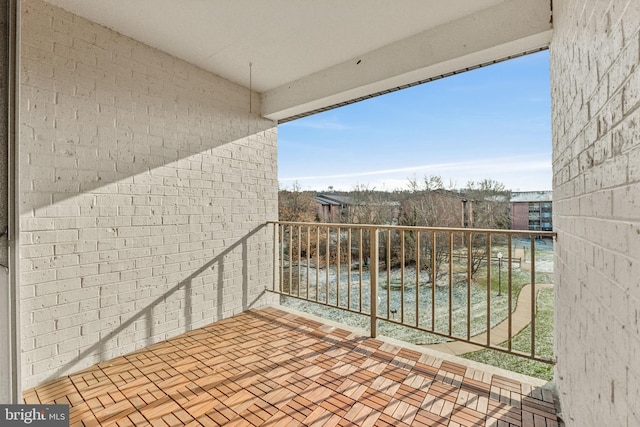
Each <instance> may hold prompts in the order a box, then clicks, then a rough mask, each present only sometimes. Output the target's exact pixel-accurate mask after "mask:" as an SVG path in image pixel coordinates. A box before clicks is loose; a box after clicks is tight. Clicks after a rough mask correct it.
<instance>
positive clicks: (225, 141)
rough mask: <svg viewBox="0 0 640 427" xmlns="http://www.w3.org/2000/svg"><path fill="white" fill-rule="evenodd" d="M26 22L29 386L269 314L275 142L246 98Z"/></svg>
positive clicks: (23, 149)
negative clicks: (257, 313) (221, 323)
mask: <svg viewBox="0 0 640 427" xmlns="http://www.w3.org/2000/svg"><path fill="white" fill-rule="evenodd" d="M22 19H23V21H22V46H21V48H22V57H21V62H22V63H21V66H22V69H21V77H22V84H21V89H20V90H21V128H20V137H21V145H20V185H21V188H20V191H21V202H20V204H21V206H20V208H21V219H20V226H21V236H20V239H21V272H20V284H21V313H22V315H21V322H22V326H21V328H22V331H21V337H22V351H23V372H22V375H23V386H24V387H25V388H26V387H30V386H33V385H35V384H38V383H40V382H42V381H44V380H47V379H51V378H55V377H59V376H61V375H63V374H68V373H69V372H73V371H77V370H78V369H81V368H84V367H86V366H89V365H91V364H93V363H96V362H98V361H101V360H106V359H109V358H112V357H114V356H118V355H121V354H124V353H126V352H130V351H133V350H136V349H138V348H140V347H142V346H145V345H148V344H151V343H154V342H157V341H160V340H163V339H165V338H168V337H171V336H175V335H177V334H179V333H182V332H184V331H187V330H191V329H193V328H195V327H199V326H203V325H205V324H208V323H210V322H212V321H215V320H218V319H221V318H226V317H229V316H231V315H233V314H236V313H238V312H241V311H242V310H244V309H246V308H248V307H255V306H259V305H261V304H263V303H265V302H269V301H270V298H272V297H269V296H268V295H265V294H264V288H265V286H270V281H271V278H272V277H273V273H272V262H273V261H272V259H273V256H272V252H271V251H272V233H271V232H270V231H269V230H268V229H267V228H266V227H265V226H264V223H265V221H268V220H275V219H277V189H278V184H277V153H276V142H277V132H276V128H275V124H274V123H273V122H271V121H268V120H264V119H262V118H260V117H259V116H257V115H256V114H255V113H254V114H250V109H249V98H250V96H249V95H250V93H249V90H248V89H247V88H244V87H241V86H238V85H236V84H233V83H231V82H229V81H227V80H224V79H222V78H220V77H217V76H215V75H212V74H209V73H207V72H205V71H203V70H201V69H199V68H197V67H195V66H192V65H190V64H188V63H185V62H183V61H181V60H178V59H176V58H174V57H172V56H169V55H167V54H164V53H162V52H160V51H157V50H155V49H152V48H150V47H148V46H145V45H143V44H141V43H139V42H137V41H134V40H132V39H129V38H127V37H125V36H123V35H121V34H118V33H116V32H114V31H112V30H109V29H107V28H104V27H101V26H99V25H96V24H94V23H92V22H89V21H87V20H85V19H82V18H80V17H78V16H75V15H73V14H70V13H67V12H66V11H64V10H62V9H59V8H57V7H54V6H51V5H49V4H47V3H44V2H42V1H40V0H27V1H25V2H23V10H22ZM257 99H258V96H257V95H254V96H253V106H252V111H254V112H255V111H259V106H258V105H257V101H256V100H257Z"/></svg>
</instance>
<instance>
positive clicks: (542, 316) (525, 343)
mask: <svg viewBox="0 0 640 427" xmlns="http://www.w3.org/2000/svg"><path fill="white" fill-rule="evenodd" d="M530 342H531V325H529V326H527V327H526V328H525V329H523V330H522V331H520V333H519V334H517V335H516V336H515V337H514V338H513V341H512V346H513V348H514V349H516V350H520V351H525V352H528V351H530V348H531V347H530V345H531V344H530ZM536 352H537V355H538V356H541V357H544V358H549V359H550V358H552V357H553V289H542V290H541V291H540V292H539V293H538V298H537V312H536ZM462 357H464V358H467V359H470V360H474V361H476V362H481V363H485V364H487V365H492V366H496V367H498V368H503V369H508V370H510V371H512V372H517V373H520V374H524V375H529V376H531V377H536V378H540V379H542V380H545V381H551V380H553V366H552V365H550V364H547V363H543V362H536V361H534V360H530V359H525V358H522V357H518V356H513V355H510V354H506V353H502V352H499V351H495V350H480V351H476V352H473V353H468V354H465V355H463V356H462Z"/></svg>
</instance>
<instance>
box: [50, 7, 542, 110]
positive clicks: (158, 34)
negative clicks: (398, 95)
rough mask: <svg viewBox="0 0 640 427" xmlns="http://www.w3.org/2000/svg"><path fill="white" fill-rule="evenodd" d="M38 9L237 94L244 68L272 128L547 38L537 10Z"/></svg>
mask: <svg viewBox="0 0 640 427" xmlns="http://www.w3.org/2000/svg"><path fill="white" fill-rule="evenodd" d="M47 1H48V2H50V3H52V4H55V5H57V6H60V7H62V8H64V9H66V10H69V11H71V12H73V13H75V14H77V15H79V16H82V17H85V18H87V19H89V20H91V21H94V22H96V23H99V24H101V25H104V26H107V27H109V28H112V29H114V30H116V31H118V32H120V33H122V34H125V35H127V36H129V37H132V38H134V39H136V40H139V41H141V42H143V43H146V44H148V45H150V46H152V47H155V48H158V49H160V50H162V51H165V52H167V53H169V54H171V55H173V56H176V57H178V58H181V59H184V60H186V61H188V62H190V63H193V64H195V65H198V66H200V67H202V68H204V69H206V70H209V71H211V72H213V73H215V74H218V75H220V76H222V77H225V78H227V79H229V80H231V81H234V82H236V83H239V84H241V85H243V86H247V87H248V86H249V64H250V63H251V64H252V66H251V76H252V78H251V85H252V87H253V89H254V90H256V91H257V92H260V93H261V94H262V98H263V99H262V101H263V115H265V116H266V117H269V118H272V119H275V120H277V119H282V118H285V117H288V116H291V115H295V114H300V113H301V112H304V111H308V110H312V109H317V108H322V107H323V106H324V107H326V106H327V105H330V104H331V103H336V102H344V101H345V100H348V98H350V97H351V98H357V97H360V96H366V95H367V94H369V93H373V92H377V91H380V90H385V89H389V88H391V87H393V86H397V85H401V84H407V83H411V82H412V81H416V80H422V79H426V78H428V77H430V74H432V72H434V71H435V72H441V71H443V70H444V72H449V71H455V69H449V68H450V67H451V66H452V67H463V68H464V67H465V66H467V67H468V66H472V65H477V64H474V63H473V62H477V63H481V62H487V61H490V60H492V59H500V58H499V57H491V56H492V55H505V56H508V55H512V54H517V53H520V52H522V51H525V50H531V49H534V48H536V47H542V46H544V45H545V44H546V43H548V40H549V38H550V28H551V26H550V23H549V21H550V11H549V4H550V3H549V0H108V1H105V0H47ZM523 39H527V40H528V41H526V42H525V43H523V42H522V40H523ZM518 41H519V42H518ZM515 42H518V43H516V44H519V46H514V47H512V48H509V49H506V50H505V49H504V48H502V50H499V51H497V52H495V53H492V54H489V55H484V56H482V55H480V56H478V55H477V54H478V52H481V51H487V50H488V49H489V50H491V49H495V48H496V47H497V46H503V45H505V44H514V43H515ZM447 52H450V53H447ZM469 55H471V56H472V58H471V60H470V61H469V60H467V61H459V58H461V57H468V56H469ZM474 55H475V57H474ZM456 59H458V60H457V61H456ZM452 60H453V61H454V62H453V63H451V64H450V66H449V67H439V68H438V67H436V68H437V69H436V70H431V71H429V70H425V68H433V65H436V62H437V63H439V64H442V63H443V62H449V61H452ZM358 61H360V63H358ZM434 61H436V62H434ZM478 61H479V62H478ZM356 65H357V66H358V67H355V66H356ZM411 80H412V81H411Z"/></svg>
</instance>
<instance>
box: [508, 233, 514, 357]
mask: <svg viewBox="0 0 640 427" xmlns="http://www.w3.org/2000/svg"><path fill="white" fill-rule="evenodd" d="M512 237H513V236H512V235H511V234H509V237H508V239H507V243H508V244H509V249H508V251H509V255H508V257H507V259H508V260H509V268H508V274H507V277H508V278H507V281H508V285H507V286H508V288H509V289H508V294H509V301H508V302H507V304H508V308H507V310H509V324H508V337H509V340H508V342H507V348H508V350H509V351H511V334H512V333H513V331H512V325H513V313H512V302H511V299H512V291H513V289H512V286H511V285H512V282H511V271H512V261H511V257H512V256H513V255H512V253H511V244H512Z"/></svg>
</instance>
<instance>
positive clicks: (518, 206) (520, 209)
mask: <svg viewBox="0 0 640 427" xmlns="http://www.w3.org/2000/svg"><path fill="white" fill-rule="evenodd" d="M511 229H512V230H528V229H529V203H528V202H522V203H511Z"/></svg>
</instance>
